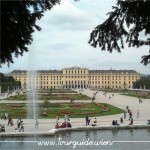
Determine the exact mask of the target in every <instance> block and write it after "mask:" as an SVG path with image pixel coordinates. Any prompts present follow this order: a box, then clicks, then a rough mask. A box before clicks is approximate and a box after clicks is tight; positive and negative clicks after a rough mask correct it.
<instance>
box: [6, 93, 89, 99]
mask: <svg viewBox="0 0 150 150" xmlns="http://www.w3.org/2000/svg"><path fill="white" fill-rule="evenodd" d="M38 99H39V100H72V99H75V100H91V98H90V97H89V96H86V95H83V94H76V93H75V94H38ZM5 100H27V94H22V95H16V96H10V97H8V98H6V99H5Z"/></svg>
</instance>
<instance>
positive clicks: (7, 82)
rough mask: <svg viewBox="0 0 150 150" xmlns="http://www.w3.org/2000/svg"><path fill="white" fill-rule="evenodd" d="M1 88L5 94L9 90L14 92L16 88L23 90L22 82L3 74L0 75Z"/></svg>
mask: <svg viewBox="0 0 150 150" xmlns="http://www.w3.org/2000/svg"><path fill="white" fill-rule="evenodd" d="M0 86H1V91H2V92H5V91H7V90H8V88H9V90H10V91H11V90H14V88H16V87H19V88H21V82H20V81H16V80H15V79H14V78H13V77H12V76H5V75H4V74H3V73H0Z"/></svg>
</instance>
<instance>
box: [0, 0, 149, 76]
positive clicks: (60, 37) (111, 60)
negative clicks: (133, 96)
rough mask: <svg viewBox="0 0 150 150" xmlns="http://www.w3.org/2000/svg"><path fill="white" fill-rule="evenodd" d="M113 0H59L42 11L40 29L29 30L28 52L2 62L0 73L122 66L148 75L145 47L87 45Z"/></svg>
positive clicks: (103, 68)
mask: <svg viewBox="0 0 150 150" xmlns="http://www.w3.org/2000/svg"><path fill="white" fill-rule="evenodd" d="M115 4H116V0H80V1H78V2H75V1H74V0H62V1H61V4H60V5H56V6H54V7H53V8H52V9H51V11H47V12H45V13H44V17H43V18H42V19H41V20H39V21H37V24H38V25H39V26H40V27H42V30H41V31H40V32H39V31H35V32H34V33H33V43H32V44H31V45H30V46H29V52H27V53H24V55H23V56H19V57H18V58H15V57H14V63H13V64H11V65H10V67H8V66H7V64H5V65H2V68H1V69H0V70H1V72H3V73H9V72H11V71H13V70H29V69H35V70H54V69H58V70H60V69H63V68H67V67H74V66H77V67H84V68H87V69H91V70H94V69H95V70H101V69H102V70H107V69H116V70H117V69H122V70H130V69H131V70H136V71H137V72H139V73H141V74H150V65H147V66H144V65H143V64H141V63H140V61H141V56H143V55H145V54H148V52H149V47H142V48H138V49H137V48H128V47H127V45H126V46H125V48H124V49H123V50H122V51H121V53H118V52H116V51H114V52H113V53H109V52H107V51H101V49H100V48H93V47H92V46H90V45H89V44H88V40H89V38H90V33H91V32H92V30H93V29H94V27H96V26H97V25H99V24H101V23H103V22H104V21H105V19H107V18H108V15H107V13H108V12H110V11H111V10H112V6H115Z"/></svg>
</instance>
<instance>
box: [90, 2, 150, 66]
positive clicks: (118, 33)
mask: <svg viewBox="0 0 150 150" xmlns="http://www.w3.org/2000/svg"><path fill="white" fill-rule="evenodd" d="M112 8H113V10H114V11H112V12H109V13H108V14H109V17H108V19H107V20H105V21H104V22H103V23H102V24H100V25H98V26H97V27H95V28H94V30H93V31H92V32H91V34H90V40H89V44H91V46H93V47H97V45H98V46H99V47H101V49H102V50H107V51H109V52H112V51H113V50H117V51H118V52H121V49H123V48H124V43H125V42H126V43H128V46H129V47H137V48H139V47H141V46H144V45H146V46H150V38H149V37H148V38H147V39H140V34H144V35H145V36H147V35H148V34H150V13H149V10H150V1H149V0H142V1H139V0H130V1H129V0H124V1H122V0H118V1H117V6H115V7H112ZM149 52H150V50H149ZM141 63H143V64H144V65H147V64H148V63H150V55H149V54H148V55H144V56H142V60H141Z"/></svg>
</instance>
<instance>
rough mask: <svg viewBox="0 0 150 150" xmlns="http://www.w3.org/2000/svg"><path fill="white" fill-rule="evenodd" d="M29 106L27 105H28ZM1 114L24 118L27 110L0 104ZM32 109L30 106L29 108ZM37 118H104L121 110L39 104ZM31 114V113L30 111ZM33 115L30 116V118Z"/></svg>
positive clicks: (96, 106)
mask: <svg viewBox="0 0 150 150" xmlns="http://www.w3.org/2000/svg"><path fill="white" fill-rule="evenodd" d="M28 105H29V104H28ZM0 108H1V112H0V113H2V112H8V114H9V116H11V117H12V118H18V117H19V116H21V117H22V118H26V116H27V109H26V104H0ZM28 108H30V109H32V104H30V107H28ZM36 111H37V114H39V117H38V118H43V119H47V118H56V116H59V117H60V118H63V117H64V115H65V114H67V115H68V116H69V117H70V118H82V117H85V116H86V115H87V114H89V115H90V116H91V117H95V116H105V115H113V114H120V113H123V110H122V109H119V108H117V107H114V106H112V105H108V104H102V103H101V104H99V105H98V104H95V103H59V104H58V103H48V102H47V103H40V104H38V107H37V106H36ZM31 112H33V111H31ZM32 116H33V114H31V115H30V118H32Z"/></svg>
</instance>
